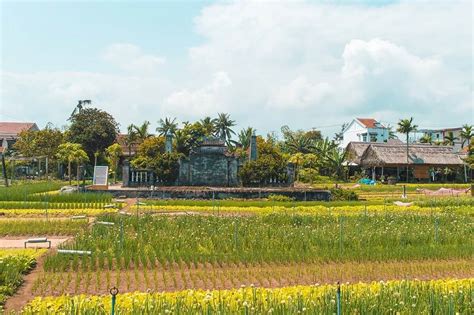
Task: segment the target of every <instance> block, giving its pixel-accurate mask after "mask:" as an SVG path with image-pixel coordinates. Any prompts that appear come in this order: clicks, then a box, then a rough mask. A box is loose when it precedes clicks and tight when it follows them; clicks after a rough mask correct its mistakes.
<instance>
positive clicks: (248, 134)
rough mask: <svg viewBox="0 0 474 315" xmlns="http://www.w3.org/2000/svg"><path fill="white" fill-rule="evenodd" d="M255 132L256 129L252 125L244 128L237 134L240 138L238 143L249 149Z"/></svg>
mask: <svg viewBox="0 0 474 315" xmlns="http://www.w3.org/2000/svg"><path fill="white" fill-rule="evenodd" d="M254 133H255V129H253V128H252V127H247V128H246V129H242V130H241V131H240V132H239V134H238V135H237V136H238V138H239V141H238V143H239V144H240V145H241V146H242V149H244V150H247V149H248V147H249V146H250V141H251V139H252V135H253V134H254Z"/></svg>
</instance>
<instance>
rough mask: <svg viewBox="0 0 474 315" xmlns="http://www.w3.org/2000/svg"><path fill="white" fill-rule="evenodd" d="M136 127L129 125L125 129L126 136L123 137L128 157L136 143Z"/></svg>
mask: <svg viewBox="0 0 474 315" xmlns="http://www.w3.org/2000/svg"><path fill="white" fill-rule="evenodd" d="M136 128H137V127H136V126H135V125H134V124H131V125H129V126H128V127H127V135H126V136H125V145H126V146H127V148H128V157H129V158H131V156H132V146H133V145H134V144H135V143H136V142H137V140H138V139H137V138H138V137H137V133H136V131H135V129H136Z"/></svg>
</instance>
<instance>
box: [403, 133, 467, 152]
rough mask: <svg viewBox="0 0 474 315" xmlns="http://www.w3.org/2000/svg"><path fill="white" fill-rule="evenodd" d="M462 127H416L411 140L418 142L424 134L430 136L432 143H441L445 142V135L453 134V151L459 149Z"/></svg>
mask: <svg viewBox="0 0 474 315" xmlns="http://www.w3.org/2000/svg"><path fill="white" fill-rule="evenodd" d="M461 131H462V128H461V127H458V128H444V129H418V130H417V131H416V132H415V133H414V136H413V138H412V142H419V141H420V139H421V138H422V137H423V136H424V135H428V136H431V141H432V143H433V144H442V143H444V142H445V140H446V137H447V136H449V135H451V134H452V135H453V137H455V138H456V139H455V140H454V146H452V147H453V150H454V151H455V152H459V151H461V147H462V141H463V139H462V138H461Z"/></svg>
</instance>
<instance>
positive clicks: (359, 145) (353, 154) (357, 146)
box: [346, 139, 403, 165]
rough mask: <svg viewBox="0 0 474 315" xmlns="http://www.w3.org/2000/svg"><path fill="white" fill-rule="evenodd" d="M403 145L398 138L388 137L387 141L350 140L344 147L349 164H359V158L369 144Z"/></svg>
mask: <svg viewBox="0 0 474 315" xmlns="http://www.w3.org/2000/svg"><path fill="white" fill-rule="evenodd" d="M374 144H375V145H399V146H400V145H403V142H402V141H400V140H398V139H389V140H388V141H387V142H350V143H349V144H348V145H347V147H346V159H347V161H348V162H349V164H357V165H360V164H361V158H362V156H363V155H364V153H365V150H367V148H368V147H369V146H370V145H374Z"/></svg>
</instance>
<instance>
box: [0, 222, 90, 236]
mask: <svg viewBox="0 0 474 315" xmlns="http://www.w3.org/2000/svg"><path fill="white" fill-rule="evenodd" d="M86 227H87V221H85V220H80V221H71V220H45V219H24V220H11V219H1V220H0V236H16V235H49V236H52V235H75V234H76V233H78V232H80V231H83V230H84V229H85V228H86Z"/></svg>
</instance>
